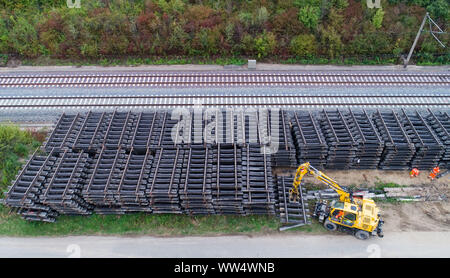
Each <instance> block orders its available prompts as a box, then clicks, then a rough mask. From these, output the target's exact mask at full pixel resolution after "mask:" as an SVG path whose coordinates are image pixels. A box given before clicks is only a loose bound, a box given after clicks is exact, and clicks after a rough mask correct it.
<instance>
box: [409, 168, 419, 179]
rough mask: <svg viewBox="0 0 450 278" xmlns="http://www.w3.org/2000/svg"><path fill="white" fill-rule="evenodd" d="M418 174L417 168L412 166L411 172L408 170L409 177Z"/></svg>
mask: <svg viewBox="0 0 450 278" xmlns="http://www.w3.org/2000/svg"><path fill="white" fill-rule="evenodd" d="M419 174H420V171H419V169H417V168H413V169H412V170H411V172H409V176H410V177H411V178H414V177H417V176H419Z"/></svg>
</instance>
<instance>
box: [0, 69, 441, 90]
mask: <svg viewBox="0 0 450 278" xmlns="http://www.w3.org/2000/svg"><path fill="white" fill-rule="evenodd" d="M449 83H450V75H449V74H447V73H391V72H384V73H373V72H371V73H352V72H347V73H342V72H329V73H323V72H309V73H302V72H283V73H280V72H252V73H248V72H216V73H204V72H193V73H192V72H191V73H183V72H160V73H86V74H82V73H71V74H69V73H68V74H20V75H19V74H17V75H13V74H9V75H0V88H27V87H29V88H37V87H45V88H49V87H65V88H67V87H75V88H80V87H206V86H208V87H225V86H226V87H230V86H252V87H254V86H264V87H267V86H282V87H289V86H421V85H443V86H445V85H449Z"/></svg>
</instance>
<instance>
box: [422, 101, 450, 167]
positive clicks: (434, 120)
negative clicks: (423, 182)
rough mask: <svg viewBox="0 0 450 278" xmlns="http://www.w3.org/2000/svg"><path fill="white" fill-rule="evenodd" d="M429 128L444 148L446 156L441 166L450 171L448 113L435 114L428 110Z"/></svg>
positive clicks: (443, 157)
mask: <svg viewBox="0 0 450 278" xmlns="http://www.w3.org/2000/svg"><path fill="white" fill-rule="evenodd" d="M426 119H427V121H428V124H429V126H430V127H431V128H432V129H433V130H434V132H435V134H436V135H437V137H438V138H439V140H440V141H441V143H442V145H443V147H444V154H443V155H442V158H441V160H440V163H439V166H440V167H443V168H446V169H449V166H450V116H449V113H448V112H445V111H439V112H434V111H432V110H428V115H427V116H426Z"/></svg>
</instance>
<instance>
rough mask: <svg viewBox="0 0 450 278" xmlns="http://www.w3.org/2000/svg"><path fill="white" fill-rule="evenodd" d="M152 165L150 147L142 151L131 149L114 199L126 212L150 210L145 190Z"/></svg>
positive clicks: (148, 182) (148, 184) (148, 183)
mask: <svg viewBox="0 0 450 278" xmlns="http://www.w3.org/2000/svg"><path fill="white" fill-rule="evenodd" d="M152 165H153V154H152V151H151V150H150V149H147V150H145V151H144V152H138V151H134V150H131V152H130V153H129V154H127V158H126V162H125V165H124V167H123V170H122V171H123V172H122V175H121V178H120V183H119V187H118V188H117V191H116V193H115V199H116V200H117V202H118V203H119V204H120V206H121V207H122V208H124V209H125V210H126V212H138V211H144V212H151V211H152V208H151V207H150V201H149V198H148V196H147V194H146V190H147V189H148V188H149V187H150V186H151V183H150V181H152V180H150V179H149V178H150V171H151V167H152Z"/></svg>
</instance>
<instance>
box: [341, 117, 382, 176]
mask: <svg viewBox="0 0 450 278" xmlns="http://www.w3.org/2000/svg"><path fill="white" fill-rule="evenodd" d="M346 118H347V122H348V123H349V128H350V129H351V131H352V134H353V138H354V139H355V141H356V142H357V151H356V159H355V161H354V162H353V165H352V169H376V168H377V167H378V164H379V163H380V158H381V154H382V153H383V149H384V142H383V140H382V139H381V136H380V135H379V134H378V131H377V129H376V127H375V125H374V123H373V122H372V119H371V117H370V116H369V114H368V113H367V112H366V110H365V109H363V110H362V111H353V110H352V109H349V111H348V113H346Z"/></svg>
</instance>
